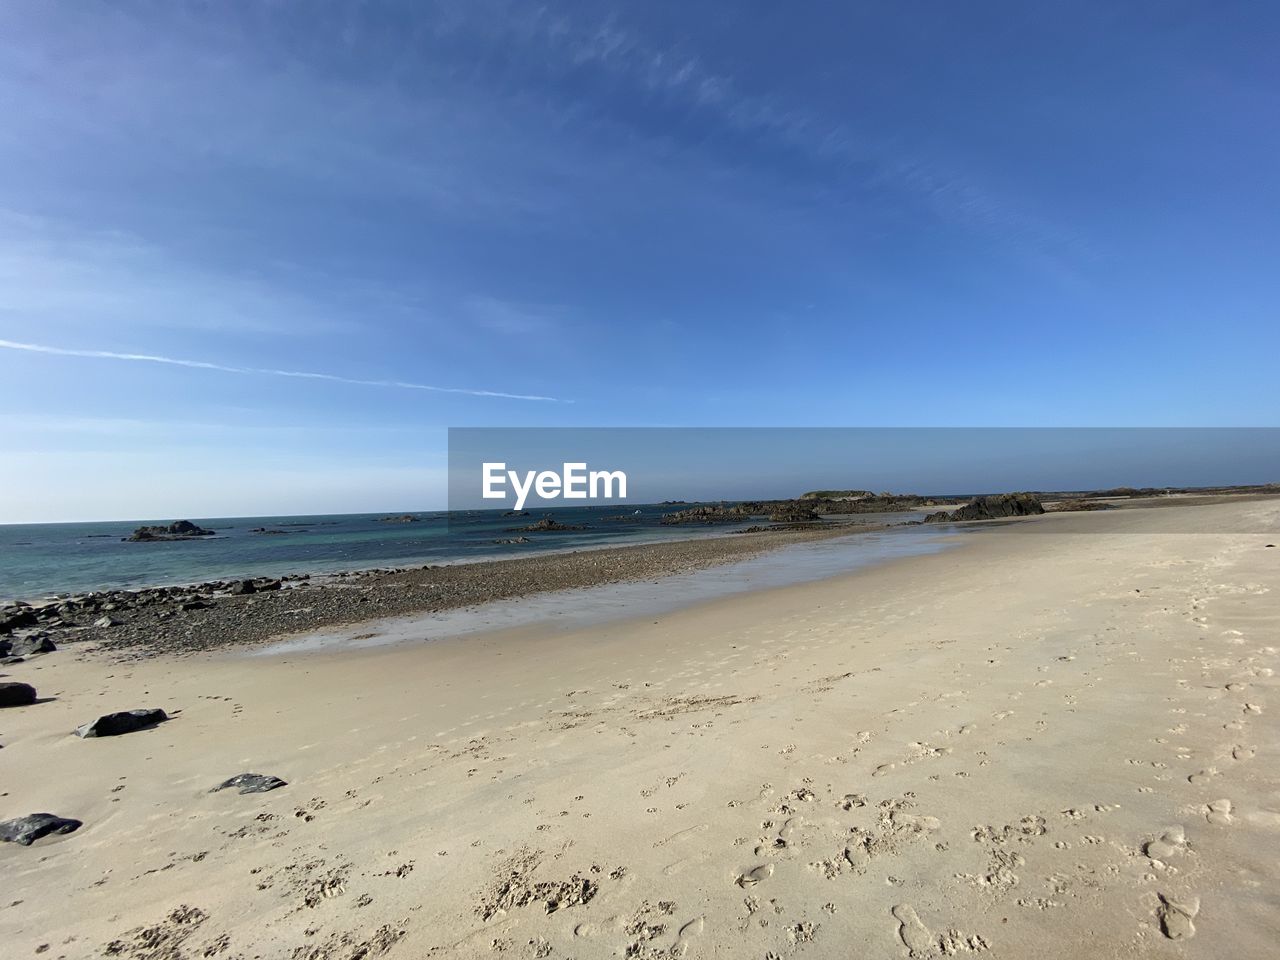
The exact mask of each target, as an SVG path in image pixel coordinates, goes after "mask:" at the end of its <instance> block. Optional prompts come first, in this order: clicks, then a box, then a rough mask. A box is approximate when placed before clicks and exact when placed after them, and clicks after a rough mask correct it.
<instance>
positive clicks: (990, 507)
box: [924, 493, 1044, 523]
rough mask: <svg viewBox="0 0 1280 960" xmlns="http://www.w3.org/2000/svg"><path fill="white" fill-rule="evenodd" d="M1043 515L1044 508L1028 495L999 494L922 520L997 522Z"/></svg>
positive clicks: (975, 499) (976, 498) (977, 499)
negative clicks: (1006, 518)
mask: <svg viewBox="0 0 1280 960" xmlns="http://www.w3.org/2000/svg"><path fill="white" fill-rule="evenodd" d="M1040 513H1044V506H1043V505H1041V503H1040V501H1039V500H1037V499H1036V498H1035V497H1033V496H1032V495H1031V494H1029V493H1001V494H996V495H994V496H987V497H974V498H973V499H972V500H970V501H969V502H968V503H966V504H965V505H964V506H962V507H960V508H959V509H957V510H952V511H951V512H950V513H948V512H946V511H939V512H938V513H931V514H929V516H927V517H925V518H924V522H925V523H960V522H962V521H966V520H999V519H1002V518H1005V517H1029V516H1034V515H1035V514H1040Z"/></svg>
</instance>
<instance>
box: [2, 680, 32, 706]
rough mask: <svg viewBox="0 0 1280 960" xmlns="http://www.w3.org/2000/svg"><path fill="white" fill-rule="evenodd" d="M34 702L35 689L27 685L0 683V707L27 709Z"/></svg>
mask: <svg viewBox="0 0 1280 960" xmlns="http://www.w3.org/2000/svg"><path fill="white" fill-rule="evenodd" d="M35 702H36V688H35V687H33V686H32V685H31V684H29V683H12V682H10V683H0V707H29V706H31V704H33V703H35Z"/></svg>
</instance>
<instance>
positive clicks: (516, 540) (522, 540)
mask: <svg viewBox="0 0 1280 960" xmlns="http://www.w3.org/2000/svg"><path fill="white" fill-rule="evenodd" d="M493 542H494V543H498V544H503V545H504V546H505V545H506V544H510V543H533V541H532V540H530V539H529V538H528V537H507V538H506V539H505V540H495V541H493Z"/></svg>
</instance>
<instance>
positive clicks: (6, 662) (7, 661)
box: [0, 657, 27, 667]
mask: <svg viewBox="0 0 1280 960" xmlns="http://www.w3.org/2000/svg"><path fill="white" fill-rule="evenodd" d="M26 662H27V659H26V657H0V666H5V667H11V666H13V665H14V664H15V663H26Z"/></svg>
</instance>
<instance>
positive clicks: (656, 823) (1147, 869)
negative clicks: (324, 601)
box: [0, 500, 1280, 960]
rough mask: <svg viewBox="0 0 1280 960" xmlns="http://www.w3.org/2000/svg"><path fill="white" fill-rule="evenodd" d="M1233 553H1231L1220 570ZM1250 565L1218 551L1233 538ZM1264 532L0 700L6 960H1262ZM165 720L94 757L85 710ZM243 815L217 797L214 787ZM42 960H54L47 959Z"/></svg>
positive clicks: (897, 567)
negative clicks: (267, 785) (3, 705)
mask: <svg viewBox="0 0 1280 960" xmlns="http://www.w3.org/2000/svg"><path fill="white" fill-rule="evenodd" d="M1222 531H1233V532H1222ZM1242 531H1244V532H1242ZM1278 542H1280V502H1277V501H1275V500H1267V501H1248V502H1232V503H1224V504H1218V505H1212V506H1187V507H1185V508H1184V509H1180V510H1168V509H1160V510H1144V509H1133V510H1125V511H1114V512H1112V511H1107V512H1102V513H1080V514H1062V515H1046V516H1044V517H1037V518H1034V519H1032V520H1029V521H1025V522H1022V521H1020V522H1017V523H1013V524H1009V525H1005V526H1000V527H998V528H996V529H992V530H990V531H984V532H983V533H982V535H980V536H973V537H969V538H966V539H965V542H964V543H962V544H961V545H960V546H958V547H956V548H954V549H950V550H947V551H945V552H942V553H938V554H935V555H931V556H924V557H913V558H909V559H901V560H895V561H892V562H889V563H886V564H883V565H880V566H876V567H871V568H867V569H864V570H861V571H858V572H856V573H853V574H849V575H846V576H840V577H835V578H830V579H826V580H823V581H820V582H815V583H809V584H803V585H797V586H790V587H783V588H779V589H773V590H763V591H755V592H752V593H748V594H742V595H738V596H732V597H725V598H722V599H718V600H714V601H711V602H707V603H702V604H699V605H697V606H693V607H690V608H688V609H684V610H680V611H676V612H673V613H668V614H658V615H653V616H646V617H644V618H631V619H626V620H620V621H616V622H612V623H605V624H598V625H594V626H591V627H588V628H580V629H569V630H550V629H547V628H545V627H543V628H537V627H524V628H520V629H517V630H506V631H501V632H495V633H487V634H479V635H472V636H468V637H463V638H458V639H453V640H448V639H446V640H440V641H437V642H433V643H429V644H399V645H395V646H388V647H383V648H376V649H370V650H363V651H355V652H351V651H346V652H343V651H336V652H335V651H328V652H317V653H308V654H302V653H292V654H287V655H280V656H258V657H248V656H244V655H242V654H240V653H238V652H235V651H223V652H219V653H202V654H196V655H192V656H187V657H184V658H181V659H179V658H173V657H164V656H161V657H155V658H152V659H148V660H144V661H139V662H134V663H129V664H120V663H116V662H112V660H111V659H110V658H109V657H107V656H104V655H103V654H102V653H94V652H93V650H92V649H91V646H90V645H73V646H68V647H66V648H64V649H62V650H59V651H58V652H56V653H54V654H50V655H48V656H45V657H42V658H39V659H35V660H31V661H28V662H27V663H24V664H19V665H16V666H14V667H7V668H4V669H5V672H6V673H7V674H8V676H6V677H4V678H3V679H5V680H22V681H26V682H29V683H32V684H34V685H36V686H37V687H38V689H39V692H40V695H41V697H42V698H47V699H46V700H45V702H42V703H39V704H36V705H34V706H31V707H22V708H9V709H5V710H3V711H0V743H3V745H4V748H3V750H0V768H2V769H3V770H4V784H3V787H2V788H0V790H2V792H3V794H4V795H3V797H0V817H11V816H19V815H22V814H26V813H31V812H35V811H48V812H51V813H55V814H60V815H62V816H68V817H75V818H78V819H80V820H83V821H84V826H83V827H81V828H80V829H79V830H78V831H76V832H74V833H70V834H67V835H64V836H56V837H49V838H46V839H43V840H40V841H38V842H37V843H36V844H35V845H33V846H31V847H20V846H17V845H14V844H4V845H0V866H2V867H3V870H4V875H5V878H6V879H5V895H4V896H3V897H0V900H2V901H3V904H4V905H3V906H0V942H3V943H4V944H5V945H6V947H5V949H6V953H7V954H11V955H13V956H34V955H40V956H47V957H67V958H77V957H101V956H103V955H107V956H117V957H125V958H134V960H150V958H166V960H173V958H187V957H191V958H195V957H206V956H210V957H215V956H216V957H227V958H235V957H243V958H251V957H262V958H276V957H281V958H292V960H304V958H308V960H320V958H348V960H354V958H367V957H380V956H389V957H392V958H395V957H406V958H410V957H413V958H416V957H431V956H439V957H492V956H511V957H553V958H554V957H574V958H579V960H585V958H594V957H622V956H632V957H672V956H687V957H699V956H705V957H712V956H715V957H777V958H782V957H791V956H795V957H815V958H825V957H840V958H846V957H862V956H867V957H885V958H892V957H915V958H920V957H936V956H949V955H960V954H970V953H972V954H975V955H977V954H981V955H984V956H988V957H992V958H998V957H1012V958H1023V957H1028V956H1037V957H1050V958H1057V957H1062V958H1090V960H1093V958H1106V957H1145V956H1151V957H1173V956H1178V957H1190V958H1217V957H1224V956H1230V957H1235V958H1261V957H1267V956H1271V955H1272V952H1273V950H1274V944H1275V943H1276V942H1277V940H1278V939H1280V906H1278V901H1277V893H1276V891H1277V889H1280V886H1278V883H1280V877H1278V876H1277V873H1280V866H1278V864H1280V772H1278V771H1280V765H1278V763H1277V761H1278V760H1280V740H1278V738H1277V732H1278V728H1277V723H1276V711H1277V710H1280V703H1276V702H1274V701H1275V699H1276V698H1275V684H1276V681H1275V678H1274V675H1273V670H1274V669H1275V668H1276V666H1277V661H1280V593H1278V592H1277V591H1276V590H1275V587H1276V584H1277V581H1278V580H1280V548H1275V547H1268V546H1267V544H1275V543H1278ZM134 707H163V708H164V709H166V710H168V711H170V713H172V714H173V715H174V719H173V720H171V721H170V722H168V723H165V724H162V725H160V726H158V727H155V728H154V729H151V730H147V731H142V732H138V733H134V734H130V735H127V736H122V737H117V738H112V739H104V740H79V739H77V738H74V737H72V736H70V735H69V731H70V730H71V729H72V728H73V727H75V726H76V725H77V724H79V723H83V722H85V721H87V720H90V719H92V718H93V717H95V716H97V715H98V714H100V713H105V712H108V711H110V710H120V709H129V708H134ZM246 771H253V772H257V773H263V774H274V775H277V776H280V777H283V778H284V779H285V780H287V781H288V782H289V783H288V786H286V787H284V788H281V789H279V790H275V791H273V792H271V793H266V794H257V795H252V794H251V795H244V796H241V795H238V794H235V793H234V792H233V791H224V792H220V793H214V794H211V793H209V792H208V791H209V789H210V788H211V787H212V786H214V785H215V784H217V783H218V782H220V781H222V780H224V779H226V778H227V777H230V776H232V775H234V774H238V773H242V772H246ZM46 945H47V946H46Z"/></svg>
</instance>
